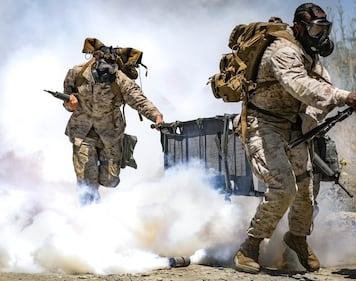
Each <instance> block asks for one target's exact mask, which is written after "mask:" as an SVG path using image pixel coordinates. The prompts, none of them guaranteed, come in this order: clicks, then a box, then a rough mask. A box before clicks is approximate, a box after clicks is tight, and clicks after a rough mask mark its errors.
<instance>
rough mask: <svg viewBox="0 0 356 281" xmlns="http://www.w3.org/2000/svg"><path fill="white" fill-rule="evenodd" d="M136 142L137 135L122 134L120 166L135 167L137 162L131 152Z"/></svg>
mask: <svg viewBox="0 0 356 281" xmlns="http://www.w3.org/2000/svg"><path fill="white" fill-rule="evenodd" d="M136 143H137V137H136V136H132V135H128V134H124V138H123V141H122V158H121V168H125V167H126V166H129V167H131V168H134V169H137V163H136V161H135V159H134V156H133V153H134V149H135V146H136Z"/></svg>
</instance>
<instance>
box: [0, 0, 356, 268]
mask: <svg viewBox="0 0 356 281" xmlns="http://www.w3.org/2000/svg"><path fill="white" fill-rule="evenodd" d="M324 2H325V5H329V6H331V7H333V6H334V5H335V3H334V1H331V0H330V1H324ZM346 2H347V1H346ZM346 2H345V3H346ZM292 3H293V5H292ZM300 3H301V2H300V1H289V2H288V3H286V4H281V3H280V1H276V0H273V1H269V4H268V6H267V7H266V5H265V1H260V0H252V1H248V2H246V1H233V0H228V1H222V0H213V1H207V0H196V1H163V0H162V1H161V0H160V1H154V4H152V3H151V2H150V1H139V0H137V1H126V0H120V1H99V0H93V1H86V2H85V3H84V2H82V1H69V0H68V1H67V0H65V1H61V2H58V1H52V0H50V1H39V0H35V1H25V0H20V1H10V0H2V4H1V7H0V20H1V24H0V32H1V33H2V34H3V38H6V44H5V43H4V44H2V46H0V48H1V51H2V54H3V60H2V64H1V66H0V74H1V75H0V82H1V83H0V90H1V95H0V116H1V118H0V160H1V161H0V214H1V216H0V237H1V239H0V271H17V272H63V273H81V272H92V273H99V274H110V273H123V272H144V271H148V270H152V269H157V268H164V267H167V266H168V259H167V257H169V256H181V255H188V256H191V257H192V262H194V263H206V264H226V265H230V264H231V261H232V257H233V255H234V253H235V251H236V250H237V248H238V247H239V244H240V243H241V242H242V241H243V239H244V236H245V230H246V228H247V227H248V224H249V220H250V218H251V217H252V215H253V214H254V211H255V208H256V206H257V204H258V200H259V199H258V198H252V197H251V198H245V197H239V198H234V199H233V202H232V203H228V202H226V201H224V200H223V195H221V194H218V193H217V192H216V190H214V189H213V188H212V187H211V186H210V184H209V175H207V174H205V172H204V169H203V168H202V167H201V166H200V163H191V164H190V165H189V166H187V167H186V166H184V167H183V166H182V167H175V168H172V169H170V170H167V171H164V170H163V155H162V152H161V145H160V140H159V133H158V132H156V131H154V130H151V129H150V127H149V125H150V124H149V122H148V121H147V120H145V121H143V122H140V121H139V118H138V116H137V113H136V112H135V111H133V110H130V109H129V108H126V109H125V111H126V118H127V120H128V127H127V132H128V133H130V134H134V135H136V136H138V140H139V141H138V144H137V148H136V151H135V158H136V160H137V163H138V166H139V167H138V170H133V169H130V168H127V169H125V170H123V171H122V174H121V183H120V185H119V187H118V188H116V189H104V188H101V189H100V192H101V193H102V199H103V202H102V203H101V204H99V205H94V206H88V207H85V208H80V207H79V203H78V200H77V195H76V193H75V175H74V171H73V168H72V163H71V153H72V152H71V144H70V143H69V141H68V139H67V138H66V136H65V135H64V129H65V126H66V122H67V120H68V118H69V113H68V112H66V111H65V110H64V108H63V107H62V105H61V101H59V100H57V99H55V98H53V97H52V96H50V95H49V94H47V93H45V92H43V89H49V90H58V91H62V88H63V86H62V83H63V79H64V76H65V75H66V72H67V70H68V69H69V68H70V67H72V66H73V65H75V64H79V63H82V62H84V61H86V59H87V58H86V57H85V56H84V55H83V54H82V53H81V50H82V47H83V43H84V39H85V38H86V37H96V38H98V39H99V40H101V41H102V42H103V43H105V44H107V45H112V46H120V47H134V48H137V49H140V50H142V51H143V53H144V55H143V63H144V64H146V65H147V66H148V76H147V77H145V75H144V74H145V70H144V69H143V70H141V77H140V79H138V83H141V85H142V88H143V90H144V92H145V94H146V95H147V96H148V97H149V98H150V100H152V101H153V102H154V103H155V104H156V105H157V106H158V107H159V109H160V110H161V111H162V112H163V114H164V118H165V121H166V122H172V121H176V120H181V121H186V120H191V119H195V118H200V117H211V116H215V115H221V114H224V113H236V112H239V111H240V107H239V105H236V104H226V103H223V102H222V101H217V100H216V99H215V98H214V97H213V95H212V93H211V91H210V86H209V85H206V82H207V81H208V78H209V77H210V76H211V75H212V74H214V73H216V72H217V71H218V63H219V60H220V56H221V54H222V53H225V52H228V48H227V39H228V36H229V33H230V31H231V30H232V28H233V27H234V26H235V25H236V24H238V23H243V22H250V21H256V20H267V19H268V18H269V17H270V16H272V15H275V16H280V17H281V18H283V19H284V20H285V21H286V22H288V23H291V19H292V14H293V12H294V8H293V7H296V6H297V5H299V4H300ZM262 6H263V7H264V8H263V10H259V7H262ZM291 7H292V9H291ZM4 42H5V41H4ZM354 143H355V142H354ZM353 151H354V150H353ZM347 153H349V152H347ZM345 157H346V156H345ZM352 161H353V160H352ZM353 162H354V161H353ZM323 204H324V205H323ZM328 204H330V201H328V200H326V201H322V202H321V213H320V215H319V217H318V219H317V221H316V225H317V227H316V228H315V234H314V233H313V236H312V237H313V240H312V242H313V245H315V250H316V252H317V253H320V254H322V253H325V255H324V254H322V255H320V258H321V261H322V263H323V264H325V265H330V264H337V263H342V262H344V261H345V260H347V259H349V258H350V257H352V253H354V252H355V251H356V249H355V245H356V243H354V242H355V237H356V236H355V235H354V236H348V234H347V231H345V232H343V233H341V234H340V233H338V234H337V237H338V238H339V239H340V240H338V241H340V242H339V243H337V244H335V243H334V241H335V240H334V239H335V236H336V234H335V236H334V235H333V233H331V232H330V229H329V228H328V226H327V225H325V224H324V222H325V219H326V218H327V216H328V215H329V213H328V210H329V209H330V208H328V206H329V205H328ZM285 229H286V222H285V221H283V222H281V226H280V228H279V230H278V231H277V232H276V234H275V235H274V237H273V239H272V240H271V241H270V243H268V242H266V243H265V245H266V246H265V249H264V250H263V253H262V256H265V257H267V258H266V260H269V258H270V257H271V256H272V255H276V257H275V259H274V261H275V262H278V260H279V259H280V254H281V253H282V252H283V246H282V244H281V242H280V241H281V237H280V236H281V235H282V234H283V232H284V230H285ZM326 230H327V231H326ZM335 233H336V232H335ZM350 233H351V232H350ZM314 237H315V238H314ZM275 238H276V239H275ZM273 241H276V242H273ZM321 241H322V242H321ZM342 241H353V243H348V245H347V247H344V246H343V242H342ZM271 247H272V248H274V247H275V248H277V249H278V251H277V254H272V253H273V251H271ZM335 249H338V255H337V257H330V256H329V255H328V254H327V253H330V252H333V251H334V250H335Z"/></svg>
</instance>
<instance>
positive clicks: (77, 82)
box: [75, 57, 95, 88]
mask: <svg viewBox="0 0 356 281" xmlns="http://www.w3.org/2000/svg"><path fill="white" fill-rule="evenodd" d="M94 61H95V58H94V57H93V58H91V59H90V60H89V61H88V62H87V63H86V64H84V65H83V67H82V69H81V70H80V71H79V73H78V76H77V79H76V80H75V87H76V88H78V87H79V86H80V85H82V84H83V82H84V77H83V73H84V71H85V70H86V69H87V68H88V67H89V66H90V65H92V63H93V62H94Z"/></svg>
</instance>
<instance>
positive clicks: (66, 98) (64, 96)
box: [43, 90, 69, 101]
mask: <svg viewBox="0 0 356 281" xmlns="http://www.w3.org/2000/svg"><path fill="white" fill-rule="evenodd" d="M43 91H45V92H47V93H50V94H51V95H52V96H54V97H55V98H57V99H60V100H63V101H69V95H68V94H65V93H61V92H57V91H56V92H53V91H49V90H43Z"/></svg>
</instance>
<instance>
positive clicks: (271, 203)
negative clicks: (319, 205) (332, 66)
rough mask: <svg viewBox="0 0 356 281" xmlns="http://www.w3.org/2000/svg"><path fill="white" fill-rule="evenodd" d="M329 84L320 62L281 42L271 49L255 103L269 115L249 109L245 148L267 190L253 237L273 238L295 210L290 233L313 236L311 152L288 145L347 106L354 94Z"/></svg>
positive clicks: (260, 74) (264, 61)
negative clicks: (346, 103)
mask: <svg viewBox="0 0 356 281" xmlns="http://www.w3.org/2000/svg"><path fill="white" fill-rule="evenodd" d="M290 31H291V30H290ZM291 32H292V31H291ZM306 69H307V71H306ZM328 81H329V75H328V73H327V72H326V70H325V68H324V67H323V66H322V65H321V63H320V61H317V62H316V63H314V62H313V60H312V58H311V57H309V56H308V55H307V54H305V53H304V51H303V49H302V48H301V47H300V46H299V45H296V44H293V43H292V42H290V41H288V40H286V39H282V38H280V39H276V40H275V41H274V42H273V43H272V44H271V45H270V46H269V47H268V48H267V49H266V51H265V53H264V55H263V57H262V61H261V65H260V68H259V71H258V74H257V83H259V85H260V87H258V89H257V90H256V92H255V93H254V94H253V95H252V96H251V97H250V99H249V101H250V102H251V103H253V105H255V106H256V107H258V108H260V109H262V110H264V111H265V112H263V111H260V110H256V109H252V108H249V109H248V114H247V139H246V143H245V148H246V153H247V155H248V157H249V159H250V162H251V166H252V169H253V171H254V173H255V174H256V175H257V176H258V177H259V178H260V179H261V180H262V181H263V182H264V183H265V184H266V186H267V191H266V193H265V197H264V200H263V201H262V202H261V204H260V205H259V207H258V209H257V212H256V214H255V217H254V218H253V219H252V221H251V225H250V227H249V229H248V235H250V236H252V237H255V238H269V237H271V235H272V233H273V231H274V229H275V228H276V226H277V224H278V222H279V220H280V219H281V218H282V216H283V215H284V213H285V212H286V211H287V209H288V207H289V206H290V211H289V215H288V218H289V227H290V231H291V232H292V233H293V234H294V235H298V236H306V235H308V234H310V229H311V224H312V214H313V182H312V177H311V169H312V168H311V167H312V165H311V160H310V157H309V153H308V147H307V144H306V143H303V144H301V145H299V146H297V147H295V148H293V149H291V150H288V149H287V144H288V142H290V141H292V140H294V139H295V138H297V137H298V136H300V135H301V134H302V130H301V127H302V125H304V126H303V127H305V129H306V130H307V129H310V128H311V127H313V126H315V124H316V122H317V121H318V119H320V118H321V116H325V114H326V113H328V112H329V111H330V110H332V109H333V108H334V107H335V106H343V105H344V104H345V100H346V97H347V95H348V94H349V92H347V91H344V90H340V89H337V88H335V87H333V86H332V85H331V84H330V83H328ZM267 113H270V114H267ZM298 116H299V117H300V118H298ZM308 119H309V120H308ZM298 120H299V121H298ZM300 120H302V122H300ZM311 120H314V122H313V121H311ZM308 122H310V123H308ZM300 123H304V124H300Z"/></svg>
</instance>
